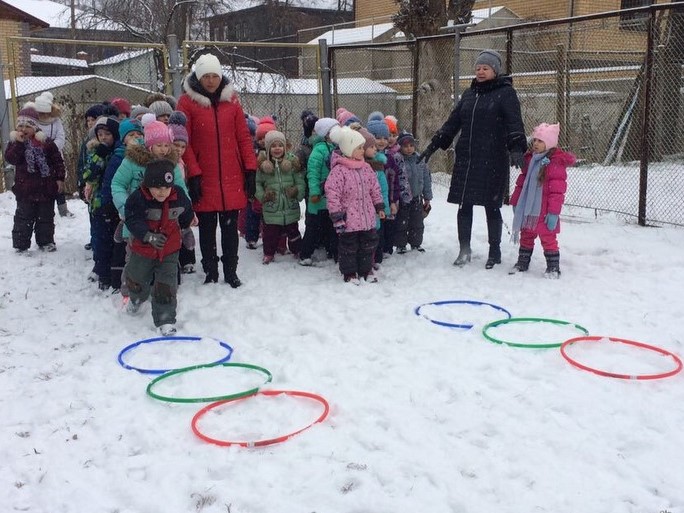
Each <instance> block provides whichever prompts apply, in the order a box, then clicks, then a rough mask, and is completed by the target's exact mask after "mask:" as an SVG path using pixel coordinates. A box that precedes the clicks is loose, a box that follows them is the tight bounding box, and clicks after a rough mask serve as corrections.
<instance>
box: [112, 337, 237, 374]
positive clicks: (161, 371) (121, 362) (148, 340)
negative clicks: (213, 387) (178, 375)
mask: <svg viewBox="0 0 684 513" xmlns="http://www.w3.org/2000/svg"><path fill="white" fill-rule="evenodd" d="M162 340H169V341H171V342H178V341H182V340H188V341H190V342H197V341H199V340H202V337H155V338H146V339H145V340H139V341H137V342H134V343H133V344H131V345H128V346H126V347H124V348H123V349H122V350H121V351H120V352H119V356H118V358H117V359H118V361H119V365H121V366H122V367H123V368H124V369H130V370H134V371H138V372H140V373H141V374H164V373H165V372H169V371H173V370H178V369H143V368H140V367H133V366H132V365H128V364H127V363H126V362H124V360H123V355H124V354H126V353H127V352H128V351H130V350H131V349H135V348H136V347H138V346H139V345H141V344H150V343H153V342H161V341H162ZM214 340H216V341H217V342H218V343H219V345H220V346H221V347H223V348H224V349H226V350H227V351H228V354H227V355H226V356H224V357H223V358H221V359H220V360H216V361H215V362H211V363H223V362H227V361H228V360H230V357H231V356H232V354H233V348H232V347H230V346H229V345H228V344H226V343H225V342H222V341H220V340H218V339H214Z"/></svg>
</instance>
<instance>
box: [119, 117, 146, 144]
mask: <svg viewBox="0 0 684 513" xmlns="http://www.w3.org/2000/svg"><path fill="white" fill-rule="evenodd" d="M131 132H140V133H141V134H142V133H143V127H142V124H141V123H140V121H138V120H137V119H131V118H127V119H124V120H123V121H121V122H120V123H119V139H121V141H123V140H124V139H126V136H127V135H128V134H130V133H131Z"/></svg>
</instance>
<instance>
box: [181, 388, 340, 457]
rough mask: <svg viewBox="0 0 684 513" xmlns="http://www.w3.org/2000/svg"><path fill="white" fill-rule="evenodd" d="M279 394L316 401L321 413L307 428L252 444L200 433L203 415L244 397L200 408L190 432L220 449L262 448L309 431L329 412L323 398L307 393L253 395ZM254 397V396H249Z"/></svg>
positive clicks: (275, 392) (269, 392)
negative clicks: (320, 406) (236, 446)
mask: <svg viewBox="0 0 684 513" xmlns="http://www.w3.org/2000/svg"><path fill="white" fill-rule="evenodd" d="M280 394H286V395H290V396H294V397H306V398H307V399H313V400H314V401H318V402H319V403H321V404H322V405H323V413H321V415H320V416H319V417H318V418H317V419H316V420H314V421H313V422H312V423H311V424H309V425H308V426H305V427H303V428H301V429H298V430H297V431H293V432H292V433H289V434H287V435H283V436H279V437H276V438H270V439H265V440H256V441H252V442H248V441H239V442H233V441H229V440H218V439H216V438H211V437H209V436H207V435H205V434H203V433H201V432H200V430H199V428H198V427H197V423H198V422H199V420H200V419H201V418H202V417H203V416H204V414H205V413H207V412H208V411H209V410H213V409H214V408H216V407H218V406H221V405H223V404H226V403H228V402H231V401H239V400H241V399H245V398H246V397H241V398H239V399H229V400H227V401H219V402H217V403H212V404H209V405H207V406H205V407H204V408H202V409H201V410H200V411H198V412H197V413H196V414H195V416H194V417H193V418H192V423H191V427H192V432H193V433H195V435H197V436H198V437H199V438H200V439H202V440H204V441H205V442H208V443H210V444H214V445H219V446H221V447H230V446H232V445H238V446H240V447H264V446H266V445H273V444H277V443H281V442H285V441H286V440H288V439H290V438H292V437H293V436H295V435H298V434H299V433H301V432H302V431H304V430H306V429H309V428H310V427H311V426H313V425H315V424H318V423H319V422H323V421H324V420H325V418H326V417H327V416H328V412H329V411H330V405H329V404H328V401H326V400H325V399H324V398H323V397H321V396H320V395H316V394H312V393H309V392H299V391H296V390H264V391H262V392H257V393H256V394H254V395H265V396H276V395H280ZM251 397H254V396H251Z"/></svg>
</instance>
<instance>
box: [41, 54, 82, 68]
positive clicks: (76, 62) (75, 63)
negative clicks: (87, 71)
mask: <svg viewBox="0 0 684 513" xmlns="http://www.w3.org/2000/svg"><path fill="white" fill-rule="evenodd" d="M34 63H35V64H54V65H56V66H71V67H72V68H88V61H86V60H85V59H69V58H67V57H55V56H54V55H36V54H31V64H34Z"/></svg>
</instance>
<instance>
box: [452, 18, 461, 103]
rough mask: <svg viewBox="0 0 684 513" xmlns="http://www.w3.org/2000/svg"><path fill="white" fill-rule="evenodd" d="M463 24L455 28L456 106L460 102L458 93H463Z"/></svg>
mask: <svg viewBox="0 0 684 513" xmlns="http://www.w3.org/2000/svg"><path fill="white" fill-rule="evenodd" d="M463 28H464V27H463V26H462V25H456V30H454V85H453V87H454V107H455V106H456V104H458V95H459V94H461V30H463Z"/></svg>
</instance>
